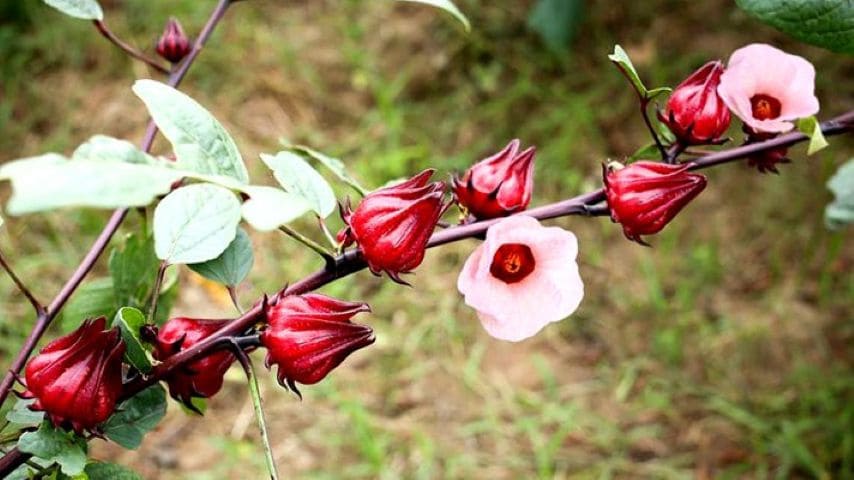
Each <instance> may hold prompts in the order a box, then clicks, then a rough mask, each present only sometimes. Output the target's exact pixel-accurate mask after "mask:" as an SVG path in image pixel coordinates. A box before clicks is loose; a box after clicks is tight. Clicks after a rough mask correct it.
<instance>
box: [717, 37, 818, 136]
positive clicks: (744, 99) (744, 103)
mask: <svg viewBox="0 0 854 480" xmlns="http://www.w3.org/2000/svg"><path fill="white" fill-rule="evenodd" d="M718 95H720V97H721V98H722V99H723V101H724V103H726V104H727V106H728V107H729V108H730V110H732V111H733V113H735V114H736V115H737V116H738V117H739V118H741V120H742V121H743V122H744V123H745V124H746V125H747V126H748V127H750V128H751V129H753V130H754V131H756V132H765V133H779V132H786V131H789V130H791V129H792V128H793V127H794V124H793V123H792V122H791V121H792V120H797V119H799V118H804V117H809V116H810V115H815V114H816V113H818V99H817V98H816V97H815V68H814V67H813V66H812V64H811V63H810V62H808V61H807V60H806V59H804V58H802V57H799V56H797V55H790V54H788V53H786V52H784V51H782V50H779V49H777V48H774V47H772V46H771V45H766V44H764V43H753V44H750V45H748V46H746V47H742V48H739V49H738V50H736V51H735V52H733V54H732V56H730V57H729V64H728V65H727V68H726V71H724V73H723V75H721V83H720V85H718Z"/></svg>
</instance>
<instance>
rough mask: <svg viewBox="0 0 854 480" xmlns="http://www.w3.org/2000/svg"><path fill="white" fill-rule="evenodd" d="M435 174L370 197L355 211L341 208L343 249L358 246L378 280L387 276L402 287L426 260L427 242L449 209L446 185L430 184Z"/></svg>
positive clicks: (422, 176)
mask: <svg viewBox="0 0 854 480" xmlns="http://www.w3.org/2000/svg"><path fill="white" fill-rule="evenodd" d="M432 175H433V170H432V169H431V170H425V171H423V172H421V173H419V174H418V175H416V176H414V177H412V178H411V179H409V180H407V181H405V182H403V183H401V184H398V185H394V186H391V187H386V188H381V189H379V190H376V191H374V192H371V193H369V194H368V195H366V196H365V198H364V199H362V202H361V203H359V206H358V207H356V209H355V210H354V211H351V209H350V206H349V205H347V206H342V208H341V216H342V218H343V219H344V222H345V223H346V224H347V226H346V227H345V228H344V230H342V231H341V232H340V233H339V234H338V240H339V241H340V242H341V243H342V244H343V245H345V246H346V245H349V244H351V243H353V242H357V243H358V244H359V249H360V250H361V252H362V256H363V257H364V259H365V261H366V262H367V263H368V267H369V268H370V269H371V272H373V273H374V274H375V275H379V274H380V272H386V273H388V275H389V277H391V278H392V279H393V280H395V281H396V282H399V283H404V284H405V283H406V282H404V281H403V280H401V278H400V274H401V273H408V272H410V271H412V270H414V269H415V267H417V266H418V265H420V264H421V261H422V260H424V251H425V249H426V248H427V241H428V240H430V235H431V234H432V233H433V229H434V228H436V223H437V222H438V221H439V217H441V216H442V213H444V211H445V209H446V208H447V205H446V204H444V203H443V201H442V196H443V194H444V190H445V184H444V183H442V182H433V183H428V181H429V180H430V177H431V176H432Z"/></svg>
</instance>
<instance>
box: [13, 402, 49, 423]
mask: <svg viewBox="0 0 854 480" xmlns="http://www.w3.org/2000/svg"><path fill="white" fill-rule="evenodd" d="M35 401H36V400H35V399H29V400H26V399H23V398H21V399H19V400H18V401H17V402H15V405H14V406H13V407H12V409H11V410H9V412H8V413H6V420H9V421H10V422H11V423H14V424H15V425H21V426H27V427H29V426H32V427H35V426H37V425H40V424H41V423H42V421H43V420H44V412H34V411H32V410H30V409H29V406H30V405H32V404H33V402H35Z"/></svg>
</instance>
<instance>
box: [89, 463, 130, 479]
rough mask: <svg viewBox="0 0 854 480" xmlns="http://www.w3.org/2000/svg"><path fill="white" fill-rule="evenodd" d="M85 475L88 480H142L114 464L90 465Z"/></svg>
mask: <svg viewBox="0 0 854 480" xmlns="http://www.w3.org/2000/svg"><path fill="white" fill-rule="evenodd" d="M86 475H87V476H88V477H89V480H143V478H142V477H141V476H140V475H139V474H138V473H136V472H134V471H133V470H130V469H127V468H125V467H123V466H121V465H116V464H115V463H103V462H95V463H90V464H89V465H86Z"/></svg>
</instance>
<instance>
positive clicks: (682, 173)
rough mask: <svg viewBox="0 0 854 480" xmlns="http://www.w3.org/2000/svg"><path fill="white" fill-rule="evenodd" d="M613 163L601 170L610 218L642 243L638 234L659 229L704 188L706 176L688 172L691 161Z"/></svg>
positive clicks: (649, 233)
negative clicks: (621, 165)
mask: <svg viewBox="0 0 854 480" xmlns="http://www.w3.org/2000/svg"><path fill="white" fill-rule="evenodd" d="M612 165H613V164H612ZM612 165H609V166H608V167H605V168H604V172H603V176H604V181H605V193H606V195H607V200H608V207H610V209H611V220H613V221H615V222H618V223H620V224H622V226H623V233H624V234H625V235H626V237H627V238H628V239H629V240H634V241H636V242H638V243H640V244H643V245H646V243H645V242H644V241H643V240H642V239H641V238H640V236H641V235H652V234H654V233H658V232H660V231H661V229H663V228H664V226H665V225H667V224H668V223H669V222H670V221H671V220H673V217H675V216H676V214H677V213H679V211H680V210H682V208H684V207H685V205H687V204H688V202H690V201H691V199H693V198H694V197H696V196H697V195H699V194H700V192H702V191H703V189H704V188H706V177H704V176H703V175H699V174H696V173H690V172H688V168H690V166H691V165H690V164H683V165H669V164H666V163H657V162H635V163H633V164H631V165H629V166H627V167H619V166H617V167H615V166H612ZM617 165H619V164H617Z"/></svg>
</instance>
